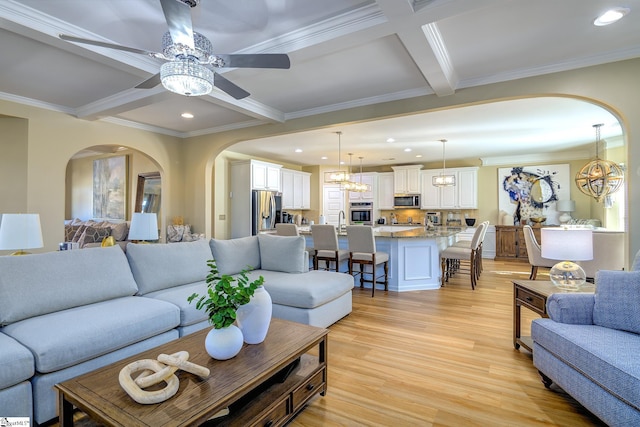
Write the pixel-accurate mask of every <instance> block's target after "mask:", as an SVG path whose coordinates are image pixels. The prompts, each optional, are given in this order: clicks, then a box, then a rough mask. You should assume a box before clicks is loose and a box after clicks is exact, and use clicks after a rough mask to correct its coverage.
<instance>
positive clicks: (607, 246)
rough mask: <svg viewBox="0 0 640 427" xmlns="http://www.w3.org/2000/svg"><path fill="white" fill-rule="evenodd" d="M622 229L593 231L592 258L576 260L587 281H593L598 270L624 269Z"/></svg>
mask: <svg viewBox="0 0 640 427" xmlns="http://www.w3.org/2000/svg"><path fill="white" fill-rule="evenodd" d="M624 234H625V233H624V231H597V230H594V231H593V259H592V260H589V261H576V264H578V265H579V266H580V267H582V269H583V270H584V272H585V274H586V276H587V281H588V282H594V281H595V277H596V273H597V272H598V271H599V270H624V261H625V255H624V247H625V245H624Z"/></svg>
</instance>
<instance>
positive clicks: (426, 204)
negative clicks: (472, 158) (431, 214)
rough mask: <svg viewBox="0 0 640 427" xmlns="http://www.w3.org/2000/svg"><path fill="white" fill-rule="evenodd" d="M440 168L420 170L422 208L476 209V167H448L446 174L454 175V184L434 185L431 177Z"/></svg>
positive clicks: (437, 173)
mask: <svg viewBox="0 0 640 427" xmlns="http://www.w3.org/2000/svg"><path fill="white" fill-rule="evenodd" d="M440 172H442V169H428V170H424V171H422V193H421V194H422V197H421V200H420V207H421V208H422V209H477V208H478V168H477V167H471V168H448V169H446V174H451V175H454V176H455V177H456V185H454V186H451V187H435V186H434V185H433V181H432V179H433V177H434V176H438V175H439V174H440Z"/></svg>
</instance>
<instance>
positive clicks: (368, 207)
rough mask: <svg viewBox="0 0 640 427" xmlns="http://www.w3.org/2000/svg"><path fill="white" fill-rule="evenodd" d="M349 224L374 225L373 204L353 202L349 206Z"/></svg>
mask: <svg viewBox="0 0 640 427" xmlns="http://www.w3.org/2000/svg"><path fill="white" fill-rule="evenodd" d="M349 218H350V220H349V224H356V223H357V224H364V225H372V224H373V203H372V202H351V203H350V204H349Z"/></svg>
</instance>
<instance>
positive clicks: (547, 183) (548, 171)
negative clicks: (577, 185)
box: [498, 164, 570, 224]
mask: <svg viewBox="0 0 640 427" xmlns="http://www.w3.org/2000/svg"><path fill="white" fill-rule="evenodd" d="M569 178H570V177H569V165H568V164H560V165H540V166H513V167H510V168H500V169H498V206H499V209H500V211H503V212H506V213H508V214H510V215H512V216H513V218H514V222H515V223H518V224H520V223H521V222H522V220H528V219H529V218H535V217H547V218H548V217H549V216H552V213H553V212H555V211H556V208H555V204H556V201H558V200H569V199H570V187H569V181H570V180H569Z"/></svg>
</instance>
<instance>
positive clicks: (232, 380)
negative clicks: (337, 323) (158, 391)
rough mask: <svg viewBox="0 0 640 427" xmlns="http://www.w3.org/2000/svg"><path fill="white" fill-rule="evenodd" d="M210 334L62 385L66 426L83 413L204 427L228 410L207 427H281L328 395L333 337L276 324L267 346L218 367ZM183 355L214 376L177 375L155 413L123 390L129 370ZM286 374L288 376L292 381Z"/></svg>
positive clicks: (116, 421) (109, 420) (156, 425)
mask: <svg viewBox="0 0 640 427" xmlns="http://www.w3.org/2000/svg"><path fill="white" fill-rule="evenodd" d="M208 331H209V329H205V330H202V331H199V332H196V333H193V334H190V335H187V336H184V337H182V338H179V339H177V340H174V341H171V342H169V343H167V344H164V345H162V346H159V347H156V348H154V349H151V350H149V351H145V352H143V353H140V354H138V355H136V356H133V357H130V358H128V359H124V360H122V361H120V362H116V363H114V364H111V365H109V366H105V367H104V368H101V369H98V370H96V371H93V372H90V373H87V374H84V375H81V376H79V377H76V378H73V379H71V380H68V381H65V382H63V383H60V384H56V386H55V388H56V389H57V390H58V396H59V399H58V407H59V415H60V425H61V426H72V425H73V409H74V407H77V408H78V409H80V410H81V411H83V412H85V413H86V414H88V415H89V416H90V417H91V418H93V419H94V420H95V421H97V422H100V423H102V424H105V425H108V426H127V427H133V426H152V427H161V426H192V425H200V424H202V423H204V422H205V421H207V420H209V418H211V417H212V416H213V415H214V414H217V413H218V412H219V411H221V410H223V409H224V408H229V412H230V413H229V415H226V416H223V417H220V418H216V419H214V420H211V421H208V422H207V425H243V426H249V425H257V424H260V425H270V426H279V425H282V424H284V423H286V422H287V421H289V420H290V419H291V418H293V417H294V416H295V415H296V414H297V413H298V412H299V411H300V410H302V409H303V408H304V404H305V403H306V402H307V401H308V400H309V399H311V398H312V397H313V396H315V395H316V394H318V393H320V394H321V395H324V394H325V392H326V389H327V344H328V342H327V339H328V332H329V331H328V330H326V329H322V328H316V327H313V326H307V325H303V324H300V323H294V322H289V321H286V320H281V319H272V321H271V326H270V328H269V333H268V334H267V338H266V339H265V341H264V342H263V343H261V344H256V345H247V344H245V345H244V347H243V348H242V350H241V351H240V353H239V354H238V355H237V356H235V357H234V358H232V359H230V360H225V361H219V360H214V359H212V358H211V357H210V356H209V355H208V354H207V353H206V351H205V348H204V339H205V336H206V334H207V332H208ZM181 350H185V351H188V352H189V355H190V357H189V361H191V362H193V363H197V364H199V365H202V366H206V367H208V368H209V369H210V370H211V375H210V376H209V377H208V378H206V379H201V378H199V377H197V376H195V375H192V374H190V373H187V372H184V371H178V372H176V375H177V376H178V378H179V379H180V388H179V389H178V392H177V393H176V395H175V396H173V397H171V398H169V399H168V400H166V401H165V402H162V403H157V404H153V405H141V404H139V403H137V402H135V401H134V400H133V399H131V397H129V395H128V394H126V393H125V391H124V390H123V389H122V387H121V386H120V383H119V382H118V374H119V372H120V370H121V369H122V368H123V367H125V366H126V365H127V364H129V363H131V362H133V361H136V360H140V359H156V357H157V356H158V355H159V354H161V353H165V354H172V353H175V352H177V351H181ZM289 371H290V372H289ZM287 372H289V375H285V373H287ZM285 377H286V378H285Z"/></svg>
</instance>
